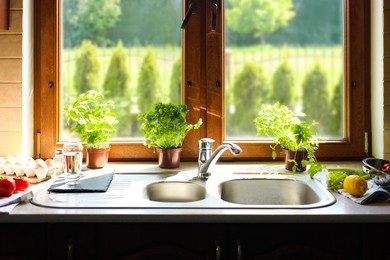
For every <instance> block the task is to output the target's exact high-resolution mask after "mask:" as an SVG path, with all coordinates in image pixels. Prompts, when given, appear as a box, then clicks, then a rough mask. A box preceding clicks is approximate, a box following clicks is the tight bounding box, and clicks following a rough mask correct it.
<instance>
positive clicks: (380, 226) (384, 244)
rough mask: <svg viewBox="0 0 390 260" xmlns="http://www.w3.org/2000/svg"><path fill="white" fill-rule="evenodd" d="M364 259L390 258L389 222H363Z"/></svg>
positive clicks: (384, 259)
mask: <svg viewBox="0 0 390 260" xmlns="http://www.w3.org/2000/svg"><path fill="white" fill-rule="evenodd" d="M360 225H361V227H362V230H363V231H362V237H364V243H363V245H362V249H363V254H362V255H363V256H364V259H375V260H389V259H390V238H389V234H390V225H389V224H388V223H376V224H372V223H371V224H370V223H362V224H360Z"/></svg>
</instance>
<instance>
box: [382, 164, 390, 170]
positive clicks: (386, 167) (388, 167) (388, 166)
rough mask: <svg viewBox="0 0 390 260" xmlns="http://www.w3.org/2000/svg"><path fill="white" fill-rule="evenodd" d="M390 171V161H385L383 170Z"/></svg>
mask: <svg viewBox="0 0 390 260" xmlns="http://www.w3.org/2000/svg"><path fill="white" fill-rule="evenodd" d="M383 170H385V171H390V163H385V164H383V165H382V171H383Z"/></svg>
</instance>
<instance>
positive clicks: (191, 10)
mask: <svg viewBox="0 0 390 260" xmlns="http://www.w3.org/2000/svg"><path fill="white" fill-rule="evenodd" d="M195 10H196V4H195V3H194V2H191V3H190V5H189V6H188V10H187V12H186V16H185V17H184V20H183V23H182V24H181V28H182V29H185V28H186V27H187V24H188V21H189V20H190V18H191V16H192V15H193V14H194V13H195Z"/></svg>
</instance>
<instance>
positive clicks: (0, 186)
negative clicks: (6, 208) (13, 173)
mask: <svg viewBox="0 0 390 260" xmlns="http://www.w3.org/2000/svg"><path fill="white" fill-rule="evenodd" d="M15 189H16V185H15V181H14V179H12V178H6V177H2V178H0V197H9V196H11V195H12V194H13V193H14V192H15Z"/></svg>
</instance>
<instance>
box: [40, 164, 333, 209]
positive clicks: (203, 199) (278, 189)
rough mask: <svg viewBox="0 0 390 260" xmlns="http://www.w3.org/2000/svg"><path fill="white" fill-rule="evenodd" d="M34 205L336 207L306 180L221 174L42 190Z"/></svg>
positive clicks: (149, 175) (119, 178) (119, 179)
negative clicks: (99, 188)
mask: <svg viewBox="0 0 390 260" xmlns="http://www.w3.org/2000/svg"><path fill="white" fill-rule="evenodd" d="M32 202H33V203H34V204H37V205H39V206H44V207H53V208H219V209H223V208H226V209H235V208H237V209H241V208H251V209H253V208H254V209H256V208H258V209H262V208H264V209H269V208H286V209H310V208H318V207H325V206H329V205H331V204H333V203H334V202H335V198H334V196H333V195H332V194H331V193H330V192H329V191H328V190H327V189H326V188H325V187H324V186H323V185H321V184H320V183H319V182H318V181H316V180H313V179H310V177H309V176H308V175H307V174H288V173H285V172H250V173H249V172H234V171H233V172H230V173H226V172H221V173H213V174H212V175H211V177H210V178H209V179H208V180H200V179H198V178H197V177H196V171H187V172H169V171H166V172H157V171H156V172H138V173H131V174H126V173H116V174H115V175H114V178H113V181H112V182H111V185H110V188H109V189H108V191H107V192H103V193H50V192H48V191H47V189H42V190H41V191H40V192H38V193H37V194H36V196H35V197H34V199H33V201H32Z"/></svg>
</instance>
